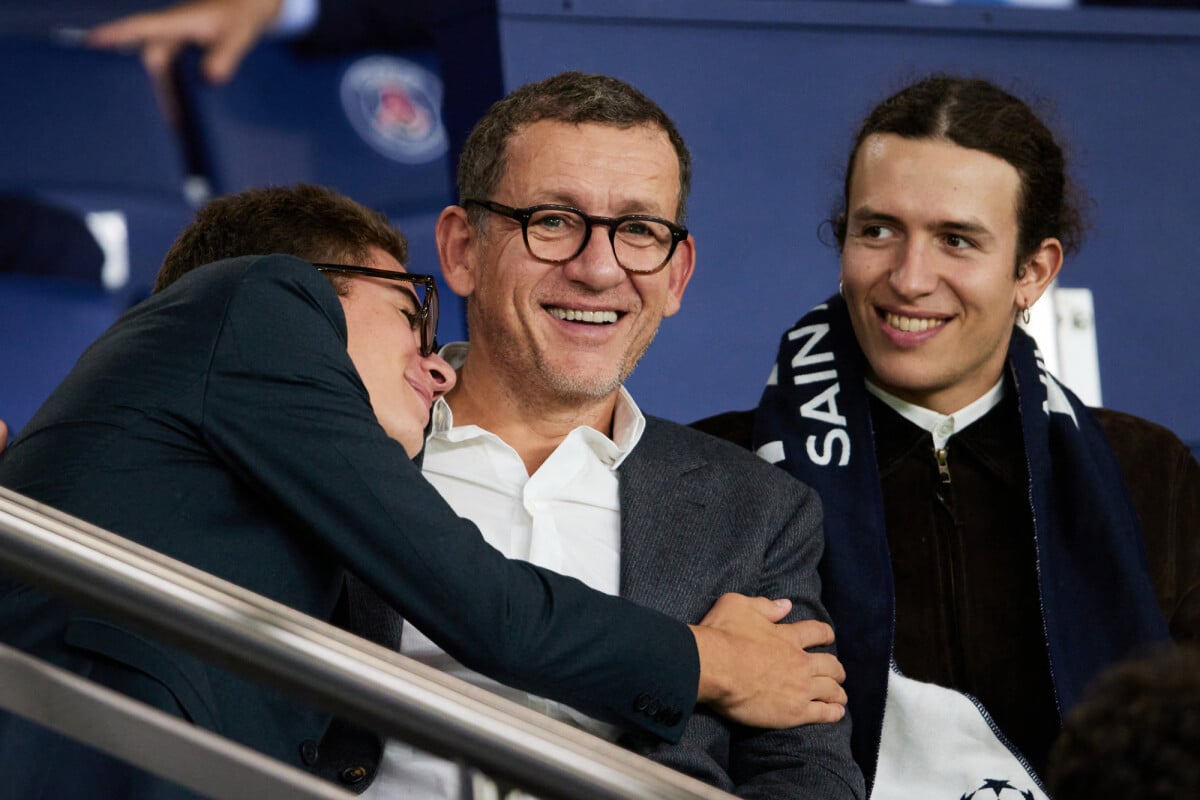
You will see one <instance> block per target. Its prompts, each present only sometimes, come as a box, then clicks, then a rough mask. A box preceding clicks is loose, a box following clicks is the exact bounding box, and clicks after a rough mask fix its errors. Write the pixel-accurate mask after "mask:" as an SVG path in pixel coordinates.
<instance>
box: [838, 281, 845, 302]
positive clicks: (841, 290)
mask: <svg viewBox="0 0 1200 800" xmlns="http://www.w3.org/2000/svg"><path fill="white" fill-rule="evenodd" d="M844 288H845V287H843V286H842V282H841V281H838V296H839V297H841V298H843V299H844V298H845V297H846V293H845V291H843V289H844Z"/></svg>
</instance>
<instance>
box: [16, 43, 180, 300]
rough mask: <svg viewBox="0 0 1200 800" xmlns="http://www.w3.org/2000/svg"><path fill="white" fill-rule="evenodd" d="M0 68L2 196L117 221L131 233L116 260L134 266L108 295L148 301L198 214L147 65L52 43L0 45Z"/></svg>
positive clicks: (115, 245)
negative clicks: (178, 238) (28, 197)
mask: <svg viewBox="0 0 1200 800" xmlns="http://www.w3.org/2000/svg"><path fill="white" fill-rule="evenodd" d="M0 65H2V67H3V68H0V107H2V108H4V109H5V120H4V124H3V125H0V190H6V191H14V192H24V193H28V194H32V195H35V196H38V197H42V198H45V199H47V200H49V201H51V202H53V203H54V204H56V205H59V206H62V207H65V208H69V209H73V210H75V211H77V212H79V213H80V214H81V215H85V214H88V213H92V212H116V215H117V216H118V217H119V218H120V220H121V223H122V224H121V225H120V226H119V227H121V228H123V229H124V234H123V235H122V236H121V237H120V240H119V241H110V242H108V244H110V245H112V247H111V248H110V250H109V252H110V257H111V258H112V259H118V258H120V259H125V258H126V257H127V269H123V270H119V271H118V274H117V275H116V276H111V275H110V277H112V278H113V280H112V281H111V282H110V284H109V286H110V288H111V289H112V290H113V291H114V299H115V300H116V302H118V303H119V304H128V303H129V302H131V301H134V300H137V299H139V298H140V297H142V296H144V295H145V294H146V293H147V292H148V290H149V287H150V285H152V283H153V278H154V275H155V273H156V272H157V271H158V265H159V264H160V263H161V261H162V256H163V253H164V252H165V250H166V248H167V246H169V245H170V243H171V241H172V240H173V239H174V237H175V235H176V234H177V233H178V231H179V229H180V228H181V227H182V226H183V225H185V224H187V222H188V221H190V219H191V217H192V211H191V208H190V207H189V206H188V204H187V202H186V201H185V199H184V193H183V192H184V181H185V168H184V162H183V157H182V148H181V147H180V145H179V143H178V139H177V137H176V136H175V133H174V131H173V130H172V129H171V127H170V126H169V125H168V124H167V122H166V120H165V119H164V117H163V115H162V114H161V112H160V110H159V106H158V103H157V100H156V98H155V94H154V89H153V86H152V85H151V82H150V80H149V78H148V77H147V76H146V74H145V71H144V70H143V69H142V66H141V63H140V62H139V60H138V59H137V58H136V57H135V56H132V55H122V54H115V53H109V52H101V51H97V50H91V49H87V48H83V47H77V46H70V45H65V44H60V43H58V42H55V41H52V40H50V39H48V38H46V39H40V38H32V37H29V38H23V37H0ZM109 230H111V226H110V228H109ZM118 233H120V231H118ZM102 243H103V242H102ZM121 272H124V273H125V274H126V276H127V277H125V278H124V279H122V278H121V277H120V274H119V273H121Z"/></svg>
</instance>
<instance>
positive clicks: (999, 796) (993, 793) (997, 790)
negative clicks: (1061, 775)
mask: <svg viewBox="0 0 1200 800" xmlns="http://www.w3.org/2000/svg"><path fill="white" fill-rule="evenodd" d="M959 800H1033V792H1031V791H1027V790H1024V789H1018V788H1017V787H1015V786H1013V785H1012V784H1011V783H1009V782H1008V781H1002V780H995V779H993V778H985V779H984V781H983V785H982V786H980V787H979V788H978V789H976V790H975V791H973V792H967V793H966V794H964V795H963V796H962V797H961V798H959Z"/></svg>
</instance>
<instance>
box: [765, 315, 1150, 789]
mask: <svg viewBox="0 0 1200 800" xmlns="http://www.w3.org/2000/svg"><path fill="white" fill-rule="evenodd" d="M864 368H865V359H864V356H863V354H862V351H861V350H860V349H859V347H858V343H857V341H856V340H855V337H854V332H853V330H852V328H851V326H850V318H849V315H848V313H847V310H846V304H845V301H844V300H842V298H841V297H838V296H836V295H835V296H834V297H832V298H830V299H829V300H828V301H827V302H825V303H823V304H822V305H819V306H817V307H816V308H814V309H813V310H812V311H810V312H809V313H808V314H806V315H805V316H804V317H803V318H802V319H801V320H800V321H799V322H797V323H796V325H795V326H793V328H792V329H791V330H789V331H788V332H787V333H786V334H785V335H784V336H783V339H782V342H781V345H780V348H779V355H778V358H777V361H776V365H775V368H774V370H772V373H771V378H770V380H769V381H768V384H767V388H766V390H765V391H764V393H763V397H762V401H761V403H760V405H759V408H758V414H757V418H756V421H755V431H754V447H755V449H756V450H757V451H758V453H759V455H761V456H762V457H763V458H765V459H767V460H768V461H771V462H774V463H777V464H779V465H780V466H782V467H783V468H784V469H786V470H787V471H788V472H790V473H791V474H792V475H794V476H796V477H797V478H799V479H800V480H802V481H804V482H805V483H807V484H809V485H810V486H812V487H813V488H815V489H816V490H817V492H818V493H819V494H820V496H821V500H822V504H823V507H824V510H825V532H826V545H825V555H824V558H823V560H822V563H821V577H822V581H823V586H824V591H823V598H824V601H825V605H826V607H827V608H828V610H829V613H830V614H831V615H832V617H833V620H834V624H835V626H836V629H837V649H838V656H839V658H841V660H842V663H843V664H844V665H845V668H846V673H847V678H846V684H845V686H846V692H847V694H848V695H849V697H850V702H849V707H850V712H851V717H852V719H853V721H854V726H853V730H854V734H853V745H854V754H855V757H856V759H857V760H858V762H859V765H860V766H861V767H862V768H863V772H864V773H865V774H866V777H867V782H868V785H870V783H871V781H872V779H873V776H874V772H875V763H876V758H877V756H878V748H879V741H880V730H881V725H882V719H883V710H884V703H885V699H886V691H887V680H888V665H889V662H890V660H891V655H892V634H893V625H894V614H895V605H894V603H895V598H894V591H893V583H892V570H891V558H890V555H889V552H888V542H887V534H886V530H885V527H884V509H883V494H882V489H881V486H880V479H879V469H878V465H877V463H876V459H875V447H874V434H873V431H872V426H871V415H870V410H869V405H868V400H867V398H868V394H867V391H866V389H865V385H864ZM1007 369H1008V370H1009V374H1010V376H1011V378H1012V380H1013V383H1014V384H1015V386H1016V391H1017V395H1018V404H1019V409H1020V416H1021V427H1022V431H1023V437H1024V444H1025V454H1026V457H1027V461H1028V465H1029V501H1030V510H1031V512H1032V516H1033V528H1034V535H1035V538H1036V544H1037V565H1038V581H1039V585H1040V588H1041V595H1042V609H1043V621H1044V625H1045V633H1046V640H1047V646H1048V649H1049V656H1050V668H1051V673H1052V674H1051V677H1052V680H1053V684H1054V690H1055V694H1056V696H1057V699H1058V707H1059V710H1060V712H1061V713H1064V714H1065V713H1066V712H1067V711H1068V710H1069V709H1070V708H1071V707H1072V706H1074V705H1075V703H1076V702H1077V701H1078V700H1079V698H1080V694H1081V692H1082V690H1083V689H1084V686H1085V685H1086V684H1087V683H1088V681H1089V680H1090V679H1092V678H1093V677H1094V676H1095V675H1096V674H1097V672H1099V671H1100V670H1102V669H1103V668H1104V667H1106V666H1107V665H1109V664H1111V663H1113V662H1114V661H1116V660H1118V659H1120V658H1121V657H1123V656H1125V655H1126V654H1128V653H1129V652H1130V651H1131V649H1133V648H1135V647H1136V646H1138V645H1139V644H1142V643H1145V642H1149V641H1157V640H1162V639H1166V638H1168V633H1167V627H1166V623H1165V621H1164V620H1163V618H1162V614H1161V612H1160V611H1159V608H1158V604H1157V601H1156V599H1155V595H1154V590H1153V587H1152V586H1151V583H1150V578H1149V571H1148V569H1147V566H1146V557H1145V553H1144V549H1143V544H1142V536H1141V528H1140V526H1139V524H1138V519H1137V513H1136V511H1135V510H1134V508H1133V505H1132V503H1131V501H1130V499H1129V496H1128V492H1127V491H1126V488H1125V482H1124V479H1123V477H1122V475H1121V471H1120V467H1119V466H1118V464H1117V462H1116V459H1115V458H1114V456H1113V454H1112V452H1111V450H1110V449H1109V447H1108V442H1107V440H1106V439H1105V436H1104V433H1103V431H1102V430H1101V429H1100V427H1099V426H1098V424H1097V423H1096V421H1095V419H1094V418H1093V417H1092V416H1091V414H1090V413H1089V412H1088V411H1087V409H1086V407H1085V406H1084V405H1083V403H1082V402H1080V400H1079V398H1077V397H1076V396H1075V395H1074V394H1072V393H1071V392H1070V391H1069V390H1068V389H1066V388H1065V387H1063V386H1062V385H1061V384H1059V383H1058V381H1057V380H1055V379H1054V377H1053V376H1051V375H1050V374H1049V373H1048V372H1046V369H1045V365H1044V363H1043V362H1042V356H1041V354H1040V353H1039V352H1038V350H1037V347H1036V345H1035V344H1034V341H1033V339H1031V338H1030V337H1029V336H1028V335H1026V334H1025V332H1024V331H1022V330H1020V329H1019V328H1014V330H1013V336H1012V341H1011V344H1010V345H1009V351H1008V361H1007Z"/></svg>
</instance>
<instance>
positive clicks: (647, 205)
mask: <svg viewBox="0 0 1200 800" xmlns="http://www.w3.org/2000/svg"><path fill="white" fill-rule="evenodd" d="M547 196H548V197H549V198H550V199H549V200H539V201H538V202H536V203H533V204H531V205H544V204H546V203H553V204H554V205H560V206H570V207H571V208H577V209H579V210H580V211H582V212H583V213H585V214H587V215H588V216H592V217H610V216H611V217H626V216H630V215H634V214H640V215H642V216H650V217H659V218H662V219H671V217H670V216H668V215H667V214H665V213H663V212H661V211H654V210H649V209H653V208H654V203H653V202H652V201H651V202H648V201H645V200H643V199H638V198H625V199H623V200H622V201H621V203H620V204H619V205H618V206H617V211H616V212H615V213H613V214H595V213H593V212H591V211H589V210H587V209H586V208H584V207H583V204H582V203H580V202H579V201H578V200H576V199H575V198H574V197H573V196H572V195H570V194H568V193H564V192H550V193H548V195H547Z"/></svg>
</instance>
